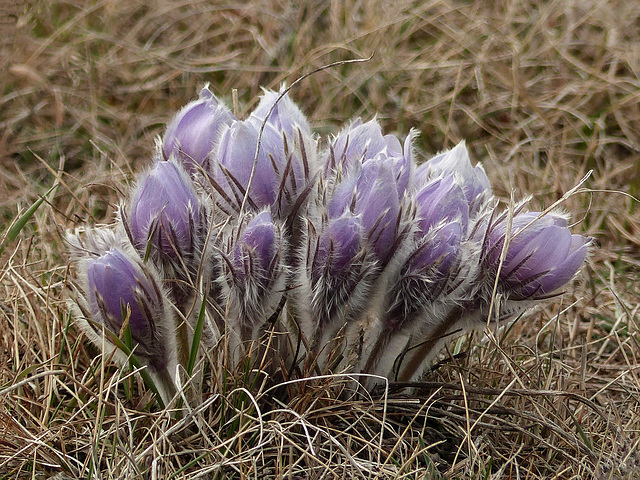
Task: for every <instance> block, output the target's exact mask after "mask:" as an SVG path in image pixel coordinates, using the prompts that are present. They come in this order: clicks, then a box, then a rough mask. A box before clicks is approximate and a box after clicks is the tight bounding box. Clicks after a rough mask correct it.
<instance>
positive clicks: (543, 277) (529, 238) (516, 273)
mask: <svg viewBox="0 0 640 480" xmlns="http://www.w3.org/2000/svg"><path fill="white" fill-rule="evenodd" d="M540 215H541V213H539V212H527V213H518V214H516V215H515V216H514V217H513V220H512V225H511V239H510V242H509V244H508V246H507V252H506V256H505V258H504V262H503V264H502V266H501V268H500V272H499V284H500V286H501V289H502V290H503V291H504V293H505V294H508V298H509V299H510V300H540V299H544V298H546V297H549V296H550V295H552V294H553V293H554V292H555V291H556V290H558V289H559V288H560V287H562V286H563V285H564V284H566V283H567V282H568V281H570V280H571V279H572V278H573V277H574V276H575V274H576V273H577V272H578V270H579V269H580V267H581V266H582V264H583V263H584V260H585V258H586V256H587V254H588V251H589V244H590V243H591V239H589V238H587V237H583V236H582V235H572V234H571V232H570V231H569V229H568V227H567V219H566V218H565V216H563V215H559V214H557V213H549V214H546V215H544V216H542V217H540ZM538 217H540V218H538ZM507 223H508V218H507V214H506V213H505V214H503V215H501V216H500V217H499V218H498V219H497V220H496V221H494V222H493V223H491V224H490V225H489V227H488V229H487V232H486V236H485V240H484V245H483V258H482V266H483V268H484V269H485V271H487V272H489V277H488V278H489V283H490V285H489V287H490V288H492V287H493V282H494V281H495V273H496V272H497V271H498V267H499V263H500V257H501V254H502V249H503V247H504V243H505V238H506V234H507Z"/></svg>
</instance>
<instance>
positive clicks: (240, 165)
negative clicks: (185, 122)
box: [211, 121, 309, 216]
mask: <svg viewBox="0 0 640 480" xmlns="http://www.w3.org/2000/svg"><path fill="white" fill-rule="evenodd" d="M258 135H259V133H258V130H257V129H256V128H255V126H254V125H253V124H252V123H250V122H249V121H245V122H240V121H236V122H233V123H232V124H231V125H230V126H229V127H227V128H226V129H225V130H224V131H223V132H222V135H221V138H220V144H219V147H218V150H217V152H215V153H216V154H217V156H216V159H217V161H215V162H212V165H211V180H212V182H213V186H214V188H215V189H216V191H217V193H218V203H219V205H220V207H221V208H222V209H223V210H224V211H225V212H226V213H227V214H230V215H236V214H237V212H239V211H240V209H241V205H242V204H243V199H244V197H245V194H246V191H247V188H249V194H248V198H247V202H246V207H247V208H249V209H251V210H254V211H256V210H260V209H262V208H263V207H266V206H271V207H272V209H273V211H274V213H275V214H278V216H286V215H287V214H288V213H290V212H289V211H290V209H291V208H292V206H293V205H294V204H295V203H296V200H297V198H298V196H299V195H301V194H302V193H303V192H304V191H305V189H306V186H307V183H308V182H309V166H308V164H307V163H306V162H307V158H306V157H305V156H304V155H302V158H300V156H299V155H298V154H297V153H296V152H292V151H288V149H287V148H285V147H286V142H285V140H284V137H283V134H282V133H280V132H278V131H277V130H276V128H275V127H274V126H273V125H272V124H270V123H267V124H266V125H265V128H264V130H263V132H262V137H261V140H260V150H259V152H258V158H257V164H256V167H255V174H254V176H253V179H252V180H251V186H250V187H249V180H250V179H251V172H252V169H253V165H254V158H255V153H256V146H257V144H258Z"/></svg>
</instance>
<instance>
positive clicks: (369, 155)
mask: <svg viewBox="0 0 640 480" xmlns="http://www.w3.org/2000/svg"><path fill="white" fill-rule="evenodd" d="M411 139H412V135H409V137H408V138H407V140H406V141H405V145H404V153H403V149H402V145H401V144H400V141H399V140H398V139H397V138H396V137H394V136H393V135H382V129H381V128H380V125H379V124H378V122H377V121H376V120H375V119H374V120H370V121H368V122H366V123H362V120H361V119H360V118H358V119H356V120H355V121H354V122H352V123H351V125H349V126H348V127H347V128H346V129H344V130H343V131H342V132H340V134H338V136H337V137H335V138H334V140H333V142H332V144H331V155H330V157H329V159H328V162H327V168H328V169H332V170H336V169H337V168H338V166H340V168H341V170H342V172H343V173H347V172H350V171H351V170H352V169H353V168H354V166H356V165H358V164H360V163H364V162H366V161H367V160H371V159H374V158H376V157H379V156H381V158H384V159H390V162H392V163H393V164H394V165H395V164H397V166H396V167H395V168H394V171H395V173H396V176H398V177H402V179H401V180H399V182H398V183H399V185H401V189H402V190H404V188H406V186H407V185H406V183H407V182H408V175H409V167H410V150H411V149H410V147H411ZM405 171H406V172H405ZM405 176H406V181H405Z"/></svg>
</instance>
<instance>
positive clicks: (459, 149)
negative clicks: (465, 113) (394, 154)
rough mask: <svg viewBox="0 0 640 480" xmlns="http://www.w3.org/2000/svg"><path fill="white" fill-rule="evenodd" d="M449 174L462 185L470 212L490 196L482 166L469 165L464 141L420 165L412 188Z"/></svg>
mask: <svg viewBox="0 0 640 480" xmlns="http://www.w3.org/2000/svg"><path fill="white" fill-rule="evenodd" d="M449 174H454V175H455V176H456V180H457V182H458V183H459V184H460V185H461V186H462V189H463V190H464V194H465V196H466V198H467V203H468V204H469V206H470V208H469V209H470V211H471V212H477V211H478V210H479V209H480V208H481V206H482V205H484V204H485V203H486V202H487V201H488V200H489V198H490V197H491V184H490V183H489V179H488V178H487V175H486V173H485V172H484V168H482V165H476V166H475V167H474V166H472V165H471V160H470V159H469V152H468V150H467V147H466V145H465V143H464V142H460V143H459V144H458V145H456V146H455V147H454V148H453V149H452V150H449V151H447V152H444V153H441V154H439V155H436V156H435V157H433V158H432V159H430V160H429V161H427V162H426V163H424V164H422V165H420V166H419V167H418V168H417V169H416V171H415V174H414V180H413V184H414V188H416V189H420V188H421V187H422V186H423V185H424V184H425V183H426V182H428V181H429V180H430V179H431V178H434V177H438V176H441V175H449Z"/></svg>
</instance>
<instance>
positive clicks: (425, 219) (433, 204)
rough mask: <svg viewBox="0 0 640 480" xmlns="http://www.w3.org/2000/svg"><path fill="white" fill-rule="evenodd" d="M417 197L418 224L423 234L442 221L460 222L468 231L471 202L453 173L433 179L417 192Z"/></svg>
mask: <svg viewBox="0 0 640 480" xmlns="http://www.w3.org/2000/svg"><path fill="white" fill-rule="evenodd" d="M415 199H416V201H415V203H416V206H417V211H418V214H417V216H418V218H417V220H418V221H417V224H418V227H419V229H420V231H421V233H422V234H426V233H427V232H428V231H429V230H430V229H431V228H432V227H434V226H436V225H438V224H440V223H442V222H452V221H457V222H459V223H460V225H461V227H462V231H463V232H465V233H466V230H467V225H468V223H469V204H468V203H467V199H466V197H465V195H464V191H463V189H462V187H461V186H460V185H459V184H458V183H457V182H456V180H455V177H454V175H453V174H448V175H445V176H444V177H440V178H435V179H433V180H431V181H430V182H428V183H427V184H426V185H424V186H423V187H422V188H421V189H420V190H419V191H418V192H417V193H416V196H415Z"/></svg>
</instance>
